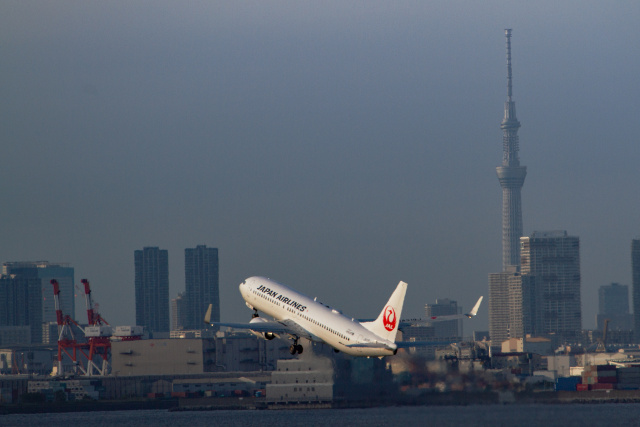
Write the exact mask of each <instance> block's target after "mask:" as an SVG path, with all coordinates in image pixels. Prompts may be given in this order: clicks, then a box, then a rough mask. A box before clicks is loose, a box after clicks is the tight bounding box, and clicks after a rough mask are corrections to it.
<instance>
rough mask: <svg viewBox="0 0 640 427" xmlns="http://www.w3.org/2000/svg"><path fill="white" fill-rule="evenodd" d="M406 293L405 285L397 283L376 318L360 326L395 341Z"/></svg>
mask: <svg viewBox="0 0 640 427" xmlns="http://www.w3.org/2000/svg"><path fill="white" fill-rule="evenodd" d="M406 293H407V284H406V283H405V282H400V283H398V286H397V287H396V290H395V291H393V294H391V298H389V301H388V302H387V304H386V305H385V306H384V308H383V309H382V311H381V312H380V315H379V316H378V318H377V319H376V320H374V321H373V322H363V323H362V326H364V327H365V328H367V329H368V330H370V331H371V332H373V333H374V334H376V335H378V336H380V337H382V338H384V339H387V340H389V341H395V340H396V334H397V333H398V325H399V324H400V315H401V314H402V305H403V304H404V295H405V294H406Z"/></svg>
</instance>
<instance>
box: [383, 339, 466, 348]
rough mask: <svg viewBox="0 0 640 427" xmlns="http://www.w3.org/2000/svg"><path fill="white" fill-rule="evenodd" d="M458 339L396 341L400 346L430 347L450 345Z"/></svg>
mask: <svg viewBox="0 0 640 427" xmlns="http://www.w3.org/2000/svg"><path fill="white" fill-rule="evenodd" d="M455 342H456V341H451V340H450V341H396V345H397V346H398V348H411V347H428V346H432V345H449V344H453V343H455Z"/></svg>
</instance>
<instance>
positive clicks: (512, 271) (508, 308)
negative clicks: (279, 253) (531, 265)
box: [489, 266, 541, 351]
mask: <svg viewBox="0 0 640 427" xmlns="http://www.w3.org/2000/svg"><path fill="white" fill-rule="evenodd" d="M539 322H540V316H539V313H538V310H537V301H536V295H535V281H534V279H533V278H532V277H531V276H528V275H522V274H520V272H519V271H518V268H517V267H515V266H511V267H508V268H507V271H504V272H502V273H491V274H489V335H490V336H491V346H492V348H493V350H494V351H500V348H501V345H502V343H503V342H504V341H506V340H508V339H513V338H524V337H525V336H527V334H529V335H536V334H539V333H540V331H541V326H540V324H539Z"/></svg>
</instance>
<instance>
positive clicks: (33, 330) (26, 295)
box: [0, 274, 42, 344]
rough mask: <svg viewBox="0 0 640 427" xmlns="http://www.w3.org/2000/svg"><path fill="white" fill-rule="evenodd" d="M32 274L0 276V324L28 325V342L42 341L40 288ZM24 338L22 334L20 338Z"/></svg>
mask: <svg viewBox="0 0 640 427" xmlns="http://www.w3.org/2000/svg"><path fill="white" fill-rule="evenodd" d="M40 283H41V282H40V279H39V278H38V277H37V276H33V275H23V274H10V275H2V276H0V326H28V327H29V331H30V333H29V335H30V336H29V342H26V343H23V344H29V343H32V344H39V343H41V342H42V290H41V286H40ZM22 339H23V340H25V339H26V338H25V337H24V336H23V338H22Z"/></svg>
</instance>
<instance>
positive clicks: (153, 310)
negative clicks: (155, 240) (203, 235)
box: [134, 247, 170, 333]
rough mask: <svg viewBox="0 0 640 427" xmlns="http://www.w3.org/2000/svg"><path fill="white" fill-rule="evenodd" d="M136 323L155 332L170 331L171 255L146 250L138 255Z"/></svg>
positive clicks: (135, 259) (153, 248) (163, 251)
mask: <svg viewBox="0 0 640 427" xmlns="http://www.w3.org/2000/svg"><path fill="white" fill-rule="evenodd" d="M134 261H135V291H136V323H137V324H138V325H140V326H145V327H146V328H147V330H148V331H149V332H151V333H153V332H167V333H168V332H169V317H170V313H169V252H168V251H167V250H165V249H160V248H158V247H146V248H143V249H142V250H137V251H135V252H134Z"/></svg>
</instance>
